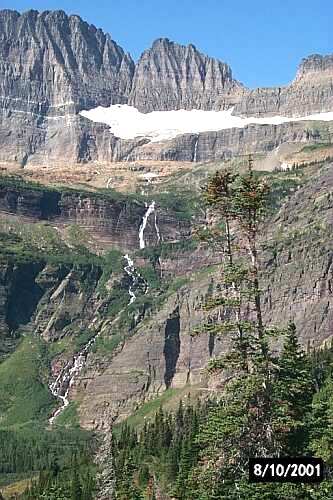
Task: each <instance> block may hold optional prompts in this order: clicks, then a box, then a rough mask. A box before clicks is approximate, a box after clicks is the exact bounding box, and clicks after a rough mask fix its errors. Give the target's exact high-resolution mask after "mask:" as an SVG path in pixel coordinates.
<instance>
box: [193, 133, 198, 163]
mask: <svg viewBox="0 0 333 500" xmlns="http://www.w3.org/2000/svg"><path fill="white" fill-rule="evenodd" d="M198 141H199V136H197V138H196V140H195V143H194V153H193V160H192V161H194V162H196V161H197V156H198Z"/></svg>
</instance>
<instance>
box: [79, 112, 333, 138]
mask: <svg viewBox="0 0 333 500" xmlns="http://www.w3.org/2000/svg"><path fill="white" fill-rule="evenodd" d="M232 111H233V108H230V109H228V110H227V111H203V110H197V109H193V110H191V111H186V110H184V109H180V110H177V111H152V112H151V113H140V111H138V110H137V109H136V108H134V107H133V106H128V105H127V104H116V105H114V106H110V107H108V108H104V107H102V106H98V107H97V108H94V109H90V110H89V111H81V112H80V114H81V115H82V116H84V117H86V118H88V119H89V120H92V121H93V122H99V123H105V124H107V125H109V126H110V127H111V130H110V131H111V132H112V133H113V134H114V135H115V136H116V137H120V138H121V139H134V138H135V137H147V138H149V139H151V141H152V142H159V141H166V140H170V139H173V138H174V137H176V136H177V135H181V134H191V133H193V134H198V133H200V132H208V131H217V130H223V129H228V128H234V127H236V128H244V127H245V126H246V125H250V124H255V123H257V124H262V125H265V124H266V125H269V124H271V125H280V124H282V123H287V122H299V121H305V120H314V121H317V120H322V121H333V112H332V111H331V112H327V113H317V114H314V115H308V116H302V117H297V118H293V117H286V116H268V117H263V118H256V117H247V118H242V117H240V116H233V115H232Z"/></svg>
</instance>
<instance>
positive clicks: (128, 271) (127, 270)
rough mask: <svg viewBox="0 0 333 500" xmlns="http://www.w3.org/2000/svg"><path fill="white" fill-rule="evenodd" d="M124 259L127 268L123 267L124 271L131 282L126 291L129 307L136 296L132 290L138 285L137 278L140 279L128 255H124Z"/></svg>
mask: <svg viewBox="0 0 333 500" xmlns="http://www.w3.org/2000/svg"><path fill="white" fill-rule="evenodd" d="M124 259H125V260H126V262H127V266H125V267H124V271H125V273H126V274H127V275H128V276H129V277H130V278H131V281H132V283H131V285H130V287H129V289H128V293H129V296H130V301H129V304H128V305H131V304H133V302H134V301H135V299H136V295H135V293H134V292H133V288H134V287H135V285H136V284H137V283H138V278H139V277H140V275H139V274H138V273H137V272H136V270H135V267H134V262H133V260H132V259H131V258H130V256H129V255H128V254H126V255H124Z"/></svg>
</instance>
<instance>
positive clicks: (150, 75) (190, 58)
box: [128, 38, 244, 112]
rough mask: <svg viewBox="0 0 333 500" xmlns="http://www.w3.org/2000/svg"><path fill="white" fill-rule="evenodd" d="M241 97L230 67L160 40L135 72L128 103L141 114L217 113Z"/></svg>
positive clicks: (240, 88)
mask: <svg viewBox="0 0 333 500" xmlns="http://www.w3.org/2000/svg"><path fill="white" fill-rule="evenodd" d="M243 93H244V88H243V86H242V85H241V84H240V83H239V82H237V81H236V80H234V79H233V77H232V72H231V69H230V67H229V66H228V65H227V64H225V63H222V62H221V61H218V60H217V59H212V58H210V57H207V56H205V55H203V54H201V53H200V52H199V51H198V50H197V49H196V48H195V47H194V45H188V46H187V47H185V46H183V45H178V44H177V43H174V42H171V41H170V40H168V39H165V38H164V39H163V38H161V39H159V40H156V42H154V44H153V46H152V48H151V49H148V50H146V51H145V52H144V53H143V54H142V56H141V58H140V60H139V62H138V64H137V66H136V69H135V73H134V78H133V86H132V92H131V94H130V96H129V101H128V103H129V104H130V105H132V106H134V107H136V108H138V109H139V110H140V111H143V112H150V111H156V110H173V109H216V110H223V109H227V108H229V107H230V106H233V105H234V104H235V103H236V102H238V101H239V99H240V98H241V96H242V94H243Z"/></svg>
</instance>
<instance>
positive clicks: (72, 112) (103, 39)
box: [0, 10, 134, 165]
mask: <svg viewBox="0 0 333 500" xmlns="http://www.w3.org/2000/svg"><path fill="white" fill-rule="evenodd" d="M133 73H134V63H133V61H132V59H131V57H130V56H129V55H128V54H125V53H124V51H123V50H122V49H121V48H120V47H119V46H118V45H117V44H116V43H115V42H114V41H113V40H111V37H110V35H107V34H104V33H103V32H102V31H101V30H99V29H96V28H95V27H94V26H92V25H89V24H87V23H85V22H84V21H82V19H81V18H80V17H78V16H67V15H66V14H65V13H64V12H63V11H54V12H50V11H45V12H41V13H39V12H37V11H32V10H31V11H28V12H25V13H24V14H21V15H20V14H19V13H18V12H15V11H10V10H4V11H1V12H0V106H1V114H0V149H1V157H0V161H1V160H2V161H14V162H17V163H21V164H22V165H24V164H25V163H26V161H27V160H28V158H29V157H30V156H32V155H34V154H36V153H39V154H40V156H41V157H42V158H43V159H44V160H45V159H46V160H49V159H51V158H52V155H53V157H56V158H58V159H61V158H66V161H67V160H69V161H73V160H74V159H75V158H76V159H82V160H84V159H85V156H84V155H83V156H82V155H81V152H80V148H81V144H82V143H85V141H88V138H87V136H86V134H85V132H84V131H82V130H81V122H82V119H80V118H79V117H78V116H77V113H78V111H80V110H81V109H84V108H91V107H94V106H98V105H104V106H108V105H110V104H116V103H123V102H126V101H127V97H128V94H129V92H130V89H131V85H132V78H133ZM54 145H56V148H55V151H54V152H53V153H51V155H50V151H51V150H52V149H53V147H54ZM61 150H63V156H62V154H61ZM81 157H82V158H81ZM88 159H89V158H88Z"/></svg>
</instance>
